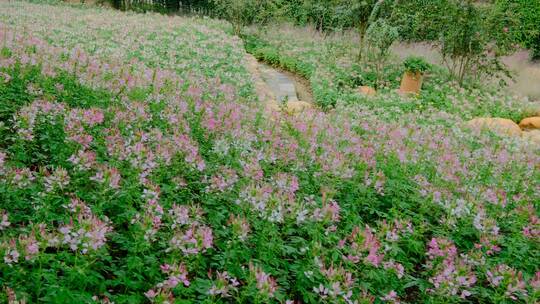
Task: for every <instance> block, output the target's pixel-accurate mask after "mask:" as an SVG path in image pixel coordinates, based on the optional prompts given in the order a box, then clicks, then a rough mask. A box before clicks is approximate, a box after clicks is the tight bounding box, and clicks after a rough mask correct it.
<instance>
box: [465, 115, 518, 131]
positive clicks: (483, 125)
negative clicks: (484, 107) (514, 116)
mask: <svg viewBox="0 0 540 304" xmlns="http://www.w3.org/2000/svg"><path fill="white" fill-rule="evenodd" d="M467 127H469V128H471V129H473V130H490V131H492V132H494V133H496V134H498V135H506V136H521V129H520V127H519V126H518V125H517V124H516V123H515V122H513V121H511V120H510V119H505V118H483V117H479V118H474V119H472V120H470V121H468V122H467Z"/></svg>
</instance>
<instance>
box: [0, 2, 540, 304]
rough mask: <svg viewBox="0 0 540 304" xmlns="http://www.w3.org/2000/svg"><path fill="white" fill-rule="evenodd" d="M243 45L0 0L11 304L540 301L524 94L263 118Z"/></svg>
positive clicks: (128, 18) (198, 27) (535, 170)
mask: <svg viewBox="0 0 540 304" xmlns="http://www.w3.org/2000/svg"><path fill="white" fill-rule="evenodd" d="M230 32H231V29H230V25H228V24H226V23H224V22H221V21H215V20H212V19H207V18H184V17H170V16H162V15H157V14H144V15H142V14H134V13H121V12H116V11H112V10H107V9H98V8H96V9H90V8H80V7H68V6H59V5H44V4H30V3H25V2H6V1H0V259H1V260H0V285H1V286H0V303H4V302H6V303H21V302H26V303H35V302H49V303H111V302H114V303H287V304H292V303H459V302H464V303H465V302H467V303H468V302H472V303H513V302H521V303H538V301H540V266H539V261H540V219H539V208H540V206H539V203H540V150H539V149H538V146H534V145H533V144H531V143H529V142H526V141H523V140H521V139H519V138H517V139H513V138H507V137H506V138H505V137H498V136H497V135H495V134H488V133H477V132H471V131H470V130H467V129H465V128H462V127H461V124H462V122H463V120H464V119H468V118H470V117H472V116H474V115H482V114H486V115H487V114H490V111H496V112H497V111H499V112H501V113H510V110H515V111H516V113H517V114H508V115H510V116H511V115H521V111H522V110H521V109H524V108H525V105H524V104H523V103H522V102H521V101H516V100H513V99H512V98H511V97H509V96H504V97H503V96H502V95H498V94H491V93H489V92H482V91H477V94H478V95H477V96H476V97H475V96H473V95H470V94H469V95H465V93H463V92H460V91H458V90H457V89H456V90H455V91H452V92H455V94H454V93H452V94H451V95H450V97H448V98H446V99H445V100H446V101H445V103H444V106H440V105H438V104H432V103H429V102H427V103H421V104H416V103H414V102H413V103H412V104H411V101H408V100H406V99H403V100H401V99H398V97H397V95H396V96H394V95H391V94H390V95H388V96H390V97H385V98H386V99H384V100H381V101H380V102H381V104H382V106H380V107H377V106H376V105H375V101H369V100H365V101H363V102H357V103H356V104H350V103H349V102H342V103H337V106H336V108H335V109H333V110H332V111H329V112H327V113H325V112H321V111H317V110H311V111H307V112H305V113H303V114H302V115H297V116H293V115H282V114H279V113H275V114H274V115H272V116H267V114H266V113H265V112H264V105H263V104H262V103H261V102H260V101H258V100H257V97H256V96H257V94H256V92H255V91H254V86H253V84H252V80H251V76H250V74H249V72H248V71H247V70H246V68H245V67H244V66H245V62H244V61H245V60H244V56H245V51H244V49H243V43H242V41H241V40H240V39H239V38H237V37H234V36H232V35H230V34H229V33H230ZM268 40H271V39H268ZM290 50H291V52H295V51H297V52H298V53H296V54H300V52H301V51H300V50H295V49H294V47H291V48H290ZM291 56H292V55H291ZM295 56H297V55H295ZM298 56H299V55H298ZM299 58H301V57H300V56H299ZM313 69H316V70H317V71H320V70H323V71H326V70H324V69H323V68H320V69H317V67H313ZM318 79H323V80H324V79H325V78H323V77H321V78H318ZM314 90H315V88H314ZM437 91H438V90H437V88H434V89H433V90H432V92H434V93H433V94H432V95H430V96H431V97H432V98H433V99H436V97H435V96H436V95H434V94H436V93H435V92H437ZM443 91H444V90H443ZM339 94H341V93H339ZM347 96H349V95H347ZM316 97H317V96H316ZM347 98H358V97H355V95H354V94H351V95H350V96H349V97H347ZM338 100H339V98H338ZM475 100H481V101H482V103H481V106H478V107H476V106H475V105H474V103H473V102H474V101H475ZM490 100H491V101H493V102H494V103H495V104H496V106H493V107H490V106H489V101H490ZM418 107H423V108H422V110H421V111H419V110H417V108H418ZM523 111H524V110H523ZM17 301H19V302H17Z"/></svg>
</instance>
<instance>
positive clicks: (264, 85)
mask: <svg viewBox="0 0 540 304" xmlns="http://www.w3.org/2000/svg"><path fill="white" fill-rule="evenodd" d="M245 59H246V62H247V65H246V67H247V69H248V71H249V72H250V73H251V75H252V76H253V80H254V84H255V90H256V92H257V96H258V97H259V100H260V101H262V102H263V103H264V104H265V108H266V110H267V111H269V112H276V111H282V110H284V111H286V112H288V113H299V112H302V111H304V110H305V109H308V108H313V107H314V106H313V104H312V102H311V101H312V97H311V93H310V92H309V89H308V88H307V87H306V85H305V84H303V83H301V82H300V81H299V80H298V79H297V78H296V77H295V76H294V75H293V74H291V73H287V72H285V71H279V70H277V69H275V68H273V67H271V66H269V65H266V64H264V63H259V62H258V61H257V59H255V57H253V55H251V54H246V57H245ZM299 93H300V94H299ZM299 97H300V98H305V99H307V101H306V100H300V98H299Z"/></svg>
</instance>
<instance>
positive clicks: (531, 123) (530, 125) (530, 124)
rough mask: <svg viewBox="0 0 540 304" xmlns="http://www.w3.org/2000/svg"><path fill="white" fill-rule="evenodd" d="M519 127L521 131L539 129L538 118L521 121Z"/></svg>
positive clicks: (539, 118) (539, 122)
mask: <svg viewBox="0 0 540 304" xmlns="http://www.w3.org/2000/svg"><path fill="white" fill-rule="evenodd" d="M519 127H520V128H522V129H540V116H536V117H529V118H525V119H523V120H522V121H521V122H520V123H519Z"/></svg>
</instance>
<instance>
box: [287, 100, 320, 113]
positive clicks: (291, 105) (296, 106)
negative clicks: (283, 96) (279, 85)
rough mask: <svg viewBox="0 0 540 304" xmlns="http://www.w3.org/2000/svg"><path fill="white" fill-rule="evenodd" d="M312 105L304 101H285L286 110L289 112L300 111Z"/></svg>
mask: <svg viewBox="0 0 540 304" xmlns="http://www.w3.org/2000/svg"><path fill="white" fill-rule="evenodd" d="M312 108H313V105H312V104H311V103H309V102H306V101H301V100H295V101H289V102H287V108H286V111H287V113H289V114H297V113H301V112H303V111H305V110H307V109H312Z"/></svg>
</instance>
